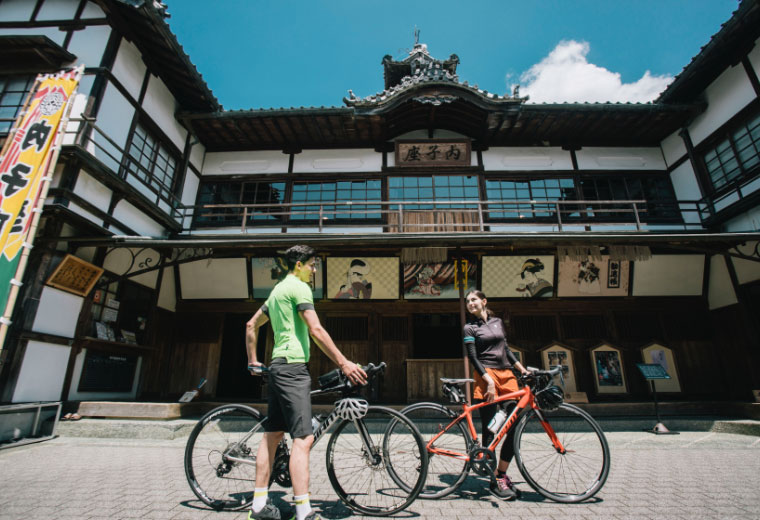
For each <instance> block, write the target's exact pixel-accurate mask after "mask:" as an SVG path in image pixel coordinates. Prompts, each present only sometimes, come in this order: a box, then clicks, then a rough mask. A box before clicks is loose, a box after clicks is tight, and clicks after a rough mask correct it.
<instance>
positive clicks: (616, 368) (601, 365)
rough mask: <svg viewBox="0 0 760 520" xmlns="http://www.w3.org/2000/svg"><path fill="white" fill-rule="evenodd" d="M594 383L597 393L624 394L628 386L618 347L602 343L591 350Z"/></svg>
mask: <svg viewBox="0 0 760 520" xmlns="http://www.w3.org/2000/svg"><path fill="white" fill-rule="evenodd" d="M591 366H592V368H593V370H594V383H595V384H596V392H597V393H599V394H625V393H627V392H628V387H627V386H626V382H625V373H624V372H623V358H622V355H621V352H620V349H617V348H615V347H613V346H611V345H607V344H606V343H602V344H601V345H599V346H598V347H596V348H595V349H593V350H592V351H591Z"/></svg>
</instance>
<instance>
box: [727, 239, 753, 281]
mask: <svg viewBox="0 0 760 520" xmlns="http://www.w3.org/2000/svg"><path fill="white" fill-rule="evenodd" d="M754 244H755V243H753V245H754ZM745 249H747V250H748V249H749V248H747V247H742V248H740V250H742V251H744V250H745ZM731 261H732V262H733V263H734V269H735V270H736V278H737V279H738V280H739V283H740V284H745V283H749V282H754V281H755V280H760V262H753V261H751V260H744V259H742V258H735V257H731Z"/></svg>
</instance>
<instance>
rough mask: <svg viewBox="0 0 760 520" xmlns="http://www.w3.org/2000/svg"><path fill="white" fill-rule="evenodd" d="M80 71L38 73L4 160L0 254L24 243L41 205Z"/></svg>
mask: <svg viewBox="0 0 760 520" xmlns="http://www.w3.org/2000/svg"><path fill="white" fill-rule="evenodd" d="M80 76H81V70H79V69H77V70H73V71H70V72H62V73H58V74H51V75H45V76H40V77H38V81H37V90H36V92H35V93H34V96H33V98H32V100H31V102H30V103H29V105H28V106H27V107H26V113H25V114H24V115H23V119H22V120H21V123H20V124H19V125H18V127H17V130H16V132H15V134H13V135H12V136H9V137H8V138H9V139H12V140H13V141H12V143H10V146H8V147H7V152H6V153H5V156H3V157H2V160H1V161H0V247H2V255H0V258H2V257H4V258H2V259H3V260H7V261H13V259H15V258H16V256H17V255H18V253H19V251H20V249H21V246H22V245H23V243H24V238H25V237H26V234H27V231H28V229H29V225H30V223H31V221H32V219H31V215H32V210H33V209H34V208H35V207H36V206H37V202H38V198H39V196H40V187H41V186H42V183H43V182H44V179H43V177H44V176H45V173H46V172H47V170H48V166H49V162H50V159H51V156H52V148H53V143H54V142H55V138H56V134H57V133H58V126H59V124H60V122H61V119H62V118H63V115H64V112H65V110H66V106H67V102H68V100H69V98H70V97H71V96H72V95H73V93H74V91H75V90H76V87H77V84H78V83H79V78H80Z"/></svg>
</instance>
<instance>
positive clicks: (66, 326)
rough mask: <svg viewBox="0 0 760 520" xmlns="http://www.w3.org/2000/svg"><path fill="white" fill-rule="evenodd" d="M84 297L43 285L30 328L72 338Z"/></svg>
mask: <svg viewBox="0 0 760 520" xmlns="http://www.w3.org/2000/svg"><path fill="white" fill-rule="evenodd" d="M83 301H84V299H83V298H82V297H81V296H77V295H75V294H71V293H67V292H65V291H61V290H60V289H55V288H53V287H47V286H45V287H43V288H42V294H41V295H40V304H39V307H38V308H37V314H36V316H35V317H34V323H33V324H32V330H33V331H34V332H41V333H43V334H54V335H56V336H63V337H65V338H73V337H74V332H75V330H76V327H77V319H79V310H80V309H81V308H82V302H83Z"/></svg>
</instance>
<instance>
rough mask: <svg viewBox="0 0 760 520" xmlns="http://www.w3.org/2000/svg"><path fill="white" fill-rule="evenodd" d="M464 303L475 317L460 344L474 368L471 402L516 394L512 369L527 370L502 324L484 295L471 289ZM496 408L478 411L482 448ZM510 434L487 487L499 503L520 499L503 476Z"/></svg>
mask: <svg viewBox="0 0 760 520" xmlns="http://www.w3.org/2000/svg"><path fill="white" fill-rule="evenodd" d="M465 300H466V302H467V311H468V312H469V313H470V314H472V315H473V316H474V318H475V319H474V320H472V321H470V322H469V323H467V325H465V326H464V344H465V346H466V347H467V354H468V357H469V358H470V362H471V363H472V365H473V367H474V368H475V389H474V391H473V399H474V401H475V402H476V403H477V402H484V401H493V400H494V398H495V397H496V396H499V395H503V394H508V393H510V392H516V391H517V390H519V387H518V384H517V378H516V377H515V375H514V373H513V372H512V368H513V367H514V368H516V369H517V370H519V371H520V372H521V373H523V374H527V373H528V371H527V370H525V367H523V365H522V364H521V363H520V362H519V361H517V358H516V357H515V355H514V354H513V353H512V352H511V351H510V350H509V347H508V346H507V337H506V334H505V333H504V324H503V323H502V321H501V319H500V318H498V317H497V316H495V315H494V314H493V313H492V312H491V311H490V310H489V309H488V307H487V306H486V304H487V300H486V295H485V294H483V293H482V292H481V291H478V290H476V289H473V290H471V291H470V292H468V293H467V296H466V298H465ZM497 408H498V407H497V405H496V404H494V405H492V406H484V407H483V408H481V409H480V420H481V424H482V432H483V433H482V436H483V444H482V445H483V446H484V447H485V446H488V445H489V444H490V443H491V441H492V440H493V437H494V434H493V433H491V431H489V430H488V423H489V422H491V419H493V417H494V415H495V414H496V412H497ZM514 431H515V430H514V428H513V429H511V430H510V431H509V433H508V434H507V437H506V439H505V440H504V443H503V444H502V445H501V453H500V454H499V464H498V466H497V467H496V481H492V482H491V484H490V488H489V489H490V491H491V494H492V495H494V496H495V497H497V498H499V499H501V500H514V499H515V498H518V497H519V496H520V491H519V490H518V489H517V488H516V487H515V485H514V484H513V483H512V481H511V480H510V479H509V477H508V476H507V467H508V466H509V463H510V462H511V461H512V457H513V456H514V448H513V442H512V441H513V436H514Z"/></svg>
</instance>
